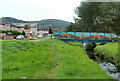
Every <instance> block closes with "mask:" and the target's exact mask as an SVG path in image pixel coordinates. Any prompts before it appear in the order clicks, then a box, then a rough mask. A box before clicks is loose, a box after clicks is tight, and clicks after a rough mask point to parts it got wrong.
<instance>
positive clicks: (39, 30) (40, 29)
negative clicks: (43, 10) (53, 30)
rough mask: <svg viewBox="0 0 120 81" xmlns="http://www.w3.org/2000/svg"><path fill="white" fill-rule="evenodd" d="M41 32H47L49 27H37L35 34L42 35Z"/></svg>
mask: <svg viewBox="0 0 120 81" xmlns="http://www.w3.org/2000/svg"><path fill="white" fill-rule="evenodd" d="M43 34H49V27H48V26H44V27H38V28H37V35H43Z"/></svg>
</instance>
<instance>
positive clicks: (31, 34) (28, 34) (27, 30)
mask: <svg viewBox="0 0 120 81" xmlns="http://www.w3.org/2000/svg"><path fill="white" fill-rule="evenodd" d="M17 31H18V32H21V33H22V32H23V31H24V32H25V37H26V38H31V37H33V32H32V30H30V29H26V30H17Z"/></svg>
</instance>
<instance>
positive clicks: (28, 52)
mask: <svg viewBox="0 0 120 81" xmlns="http://www.w3.org/2000/svg"><path fill="white" fill-rule="evenodd" d="M2 46H3V47H2V51H3V66H2V67H3V79H20V78H22V79H109V78H111V77H110V76H109V75H107V74H106V73H105V71H103V70H102V69H101V68H100V67H99V65H98V64H97V63H96V62H94V61H92V60H90V59H89V58H88V56H87V55H86V54H85V52H84V50H83V49H82V48H80V46H77V45H70V44H67V43H64V42H61V41H59V40H55V39H48V40H44V41H39V42H30V41H4V42H3V45H2Z"/></svg>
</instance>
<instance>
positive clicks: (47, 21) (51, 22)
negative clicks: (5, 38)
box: [1, 17, 71, 29]
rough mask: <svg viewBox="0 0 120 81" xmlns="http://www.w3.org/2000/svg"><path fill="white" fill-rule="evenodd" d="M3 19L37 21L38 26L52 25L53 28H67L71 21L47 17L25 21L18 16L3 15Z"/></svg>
mask: <svg viewBox="0 0 120 81" xmlns="http://www.w3.org/2000/svg"><path fill="white" fill-rule="evenodd" d="M1 19H3V20H7V21H9V22H13V23H37V24H38V26H47V25H51V26H52V28H61V29H65V28H66V27H67V26H69V25H70V23H71V22H68V21H63V20H58V19H45V20H41V21H23V20H18V19H16V18H12V17H2V18H1Z"/></svg>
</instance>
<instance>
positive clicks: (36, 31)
mask: <svg viewBox="0 0 120 81" xmlns="http://www.w3.org/2000/svg"><path fill="white" fill-rule="evenodd" d="M0 30H16V31H18V32H23V31H24V32H25V34H26V36H27V37H28V38H29V37H31V36H32V37H35V36H39V35H43V34H49V26H44V27H39V26H38V25H37V23H11V22H9V21H6V20H0ZM58 31H59V32H60V31H63V30H60V29H53V32H58ZM1 36H3V34H2V35H1Z"/></svg>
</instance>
